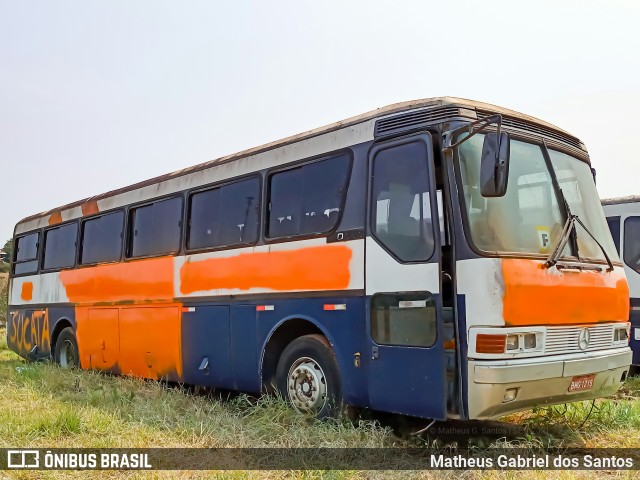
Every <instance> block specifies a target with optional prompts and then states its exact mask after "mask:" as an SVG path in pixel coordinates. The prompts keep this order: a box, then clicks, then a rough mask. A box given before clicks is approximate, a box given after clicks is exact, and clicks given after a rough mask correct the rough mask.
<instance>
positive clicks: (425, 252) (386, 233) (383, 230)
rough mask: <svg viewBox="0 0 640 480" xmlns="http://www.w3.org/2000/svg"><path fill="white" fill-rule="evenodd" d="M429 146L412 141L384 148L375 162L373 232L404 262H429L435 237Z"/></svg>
mask: <svg viewBox="0 0 640 480" xmlns="http://www.w3.org/2000/svg"><path fill="white" fill-rule="evenodd" d="M427 158H428V152H427V146H426V145H425V144H423V143H422V142H412V143H408V144H404V145H400V146H397V147H392V148H387V149H384V150H381V151H380V152H379V153H378V154H377V155H376V156H375V158H374V162H373V225H372V228H373V231H374V234H375V237H376V238H377V239H378V240H379V241H380V242H381V243H382V244H383V245H384V246H385V247H386V248H387V249H389V251H390V252H391V253H392V254H394V255H395V256H396V257H397V258H398V259H399V260H401V261H403V262H420V261H426V260H428V259H429V258H431V256H432V255H433V251H434V237H433V225H432V220H431V200H430V195H429V171H428V168H427Z"/></svg>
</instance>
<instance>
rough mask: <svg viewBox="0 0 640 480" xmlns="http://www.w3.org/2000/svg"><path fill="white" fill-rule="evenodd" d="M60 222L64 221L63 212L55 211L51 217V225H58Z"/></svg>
mask: <svg viewBox="0 0 640 480" xmlns="http://www.w3.org/2000/svg"><path fill="white" fill-rule="evenodd" d="M60 222H62V213H61V212H54V213H52V214H51V216H50V217H49V225H57V224H58V223H60Z"/></svg>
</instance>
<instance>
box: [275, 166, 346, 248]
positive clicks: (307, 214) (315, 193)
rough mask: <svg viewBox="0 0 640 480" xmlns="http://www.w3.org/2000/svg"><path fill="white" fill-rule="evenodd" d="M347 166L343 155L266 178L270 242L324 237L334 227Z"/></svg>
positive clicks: (341, 203) (341, 197)
mask: <svg viewBox="0 0 640 480" xmlns="http://www.w3.org/2000/svg"><path fill="white" fill-rule="evenodd" d="M350 168H351V162H350V160H349V158H348V157H347V156H345V155H342V156H339V157H334V158H330V159H327V160H321V161H318V162H314V163H309V164H307V165H302V166H300V167H297V168H293V169H291V170H286V171H284V172H278V173H274V174H273V175H271V176H270V177H269V220H268V228H267V236H268V237H270V238H276V237H288V236H294V235H310V234H319V233H326V232H329V231H331V230H333V229H334V228H335V227H336V226H337V224H338V218H339V217H340V211H341V210H342V208H343V203H344V193H345V190H346V183H347V178H348V176H349V170H350Z"/></svg>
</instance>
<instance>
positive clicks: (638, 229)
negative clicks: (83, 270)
mask: <svg viewBox="0 0 640 480" xmlns="http://www.w3.org/2000/svg"><path fill="white" fill-rule="evenodd" d="M624 263H626V264H627V265H629V267H631V268H632V269H634V270H635V271H636V272H638V273H640V217H627V219H626V220H625V221H624Z"/></svg>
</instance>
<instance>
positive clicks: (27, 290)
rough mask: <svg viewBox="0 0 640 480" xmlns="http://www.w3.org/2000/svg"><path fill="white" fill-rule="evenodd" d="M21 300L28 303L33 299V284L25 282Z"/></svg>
mask: <svg viewBox="0 0 640 480" xmlns="http://www.w3.org/2000/svg"><path fill="white" fill-rule="evenodd" d="M20 298H21V299H22V300H24V301H25V302H28V301H29V300H31V299H32V298H33V282H24V283H23V284H22V291H21V292H20Z"/></svg>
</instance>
